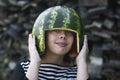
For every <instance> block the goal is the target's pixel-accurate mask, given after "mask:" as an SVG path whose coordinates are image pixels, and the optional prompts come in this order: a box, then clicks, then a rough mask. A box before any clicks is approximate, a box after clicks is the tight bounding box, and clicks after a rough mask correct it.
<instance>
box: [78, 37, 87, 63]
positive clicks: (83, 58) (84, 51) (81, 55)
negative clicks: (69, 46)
mask: <svg viewBox="0 0 120 80" xmlns="http://www.w3.org/2000/svg"><path fill="white" fill-rule="evenodd" d="M88 52H89V49H88V42H87V35H84V42H83V46H82V49H81V51H80V53H79V54H78V56H77V58H76V63H77V64H79V63H80V62H81V61H85V62H86V59H87V54H88Z"/></svg>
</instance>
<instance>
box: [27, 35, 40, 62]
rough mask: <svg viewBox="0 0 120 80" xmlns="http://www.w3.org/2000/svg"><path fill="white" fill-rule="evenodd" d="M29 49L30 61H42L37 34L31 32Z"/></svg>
mask: <svg viewBox="0 0 120 80" xmlns="http://www.w3.org/2000/svg"><path fill="white" fill-rule="evenodd" d="M28 50H29V55H30V61H31V62H35V63H41V58H40V56H39V53H38V51H37V48H36V43H35V36H34V35H32V34H29V38H28Z"/></svg>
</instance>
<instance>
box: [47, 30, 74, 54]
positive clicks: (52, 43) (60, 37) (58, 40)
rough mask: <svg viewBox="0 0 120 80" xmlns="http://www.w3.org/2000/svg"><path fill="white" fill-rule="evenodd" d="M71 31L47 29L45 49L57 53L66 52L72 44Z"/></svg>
mask: <svg viewBox="0 0 120 80" xmlns="http://www.w3.org/2000/svg"><path fill="white" fill-rule="evenodd" d="M73 40H74V37H73V32H70V31H66V30H50V31H47V40H46V41H47V44H46V46H47V49H46V50H47V51H48V52H49V53H53V54H57V55H65V54H66V53H68V52H69V51H70V49H71V47H72V44H73Z"/></svg>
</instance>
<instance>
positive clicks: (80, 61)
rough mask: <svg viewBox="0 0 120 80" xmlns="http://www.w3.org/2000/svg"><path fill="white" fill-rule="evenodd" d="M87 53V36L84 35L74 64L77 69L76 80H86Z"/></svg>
mask: <svg viewBox="0 0 120 80" xmlns="http://www.w3.org/2000/svg"><path fill="white" fill-rule="evenodd" d="M87 53H88V44H87V36H86V35H85V36H84V43H83V47H82V49H81V51H80V53H79V55H78V56H77V58H76V63H77V67H78V70H77V80H87V79H88V68H87V62H86V57H87Z"/></svg>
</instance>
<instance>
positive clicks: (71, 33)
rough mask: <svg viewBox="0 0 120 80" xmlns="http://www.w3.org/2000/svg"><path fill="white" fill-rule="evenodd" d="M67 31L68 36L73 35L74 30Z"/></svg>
mask: <svg viewBox="0 0 120 80" xmlns="http://www.w3.org/2000/svg"><path fill="white" fill-rule="evenodd" d="M65 33H66V35H68V36H73V32H71V31H65Z"/></svg>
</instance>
